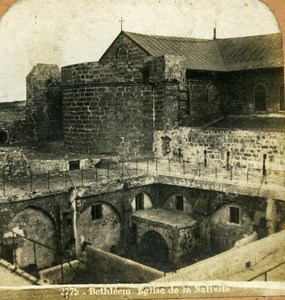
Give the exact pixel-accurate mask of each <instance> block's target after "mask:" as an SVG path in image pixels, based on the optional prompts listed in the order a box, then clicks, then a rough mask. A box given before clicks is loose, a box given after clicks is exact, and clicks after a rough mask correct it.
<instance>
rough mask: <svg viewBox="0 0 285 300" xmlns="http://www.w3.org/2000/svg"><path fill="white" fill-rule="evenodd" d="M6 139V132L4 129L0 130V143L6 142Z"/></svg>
mask: <svg viewBox="0 0 285 300" xmlns="http://www.w3.org/2000/svg"><path fill="white" fill-rule="evenodd" d="M7 141H8V132H7V131H6V130H0V143H1V144H3V143H7Z"/></svg>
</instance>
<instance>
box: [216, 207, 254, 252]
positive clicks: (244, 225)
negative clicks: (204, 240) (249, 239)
mask: <svg viewBox="0 0 285 300" xmlns="http://www.w3.org/2000/svg"><path fill="white" fill-rule="evenodd" d="M231 207H234V208H236V209H238V210H239V222H238V223H233V222H230V208H231ZM252 221H253V220H251V219H250V217H249V215H248V211H247V210H246V209H243V208H241V207H240V206H238V205H236V204H231V205H223V206H222V207H220V208H219V209H218V210H217V211H215V212H214V213H213V215H212V216H211V246H212V249H213V251H214V252H222V251H225V250H228V249H230V248H232V247H233V246H234V244H235V242H237V241H238V240H240V239H242V238H244V237H245V236H246V235H250V234H251V233H252V232H253V226H252V223H253V222H252ZM225 228H227V230H226V231H225Z"/></svg>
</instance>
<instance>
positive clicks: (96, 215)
mask: <svg viewBox="0 0 285 300" xmlns="http://www.w3.org/2000/svg"><path fill="white" fill-rule="evenodd" d="M91 217H92V220H97V219H102V204H94V205H92V208H91Z"/></svg>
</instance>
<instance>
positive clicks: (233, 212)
mask: <svg viewBox="0 0 285 300" xmlns="http://www.w3.org/2000/svg"><path fill="white" fill-rule="evenodd" d="M230 223H234V224H239V223H240V209H239V208H238V207H230Z"/></svg>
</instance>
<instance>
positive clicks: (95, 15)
mask: <svg viewBox="0 0 285 300" xmlns="http://www.w3.org/2000/svg"><path fill="white" fill-rule="evenodd" d="M120 17H123V18H124V20H125V22H124V24H123V29H124V30H126V31H132V32H138V33H148V34H158V35H173V36H187V37H197V38H212V37H213V27H214V24H215V20H216V22H217V37H218V38H222V37H235V36H246V35H258V34H266V33H274V32H279V27H278V24H277V22H276V20H275V17H274V15H273V14H272V13H271V12H270V10H269V9H268V8H267V6H265V5H264V4H263V3H262V2H260V1H259V0H79V1H78V0H18V2H17V4H15V5H14V6H12V8H10V9H9V11H8V12H7V13H6V14H5V15H4V16H3V17H2V18H1V21H0V41H1V42H0V102H3V101H16V100H25V99H26V88H25V78H26V75H27V74H28V73H29V72H30V70H31V69H32V67H33V66H34V65H35V64H36V63H55V64H58V65H59V66H64V65H68V64H74V63H80V62H86V61H96V60H98V59H99V58H100V56H101V55H102V54H103V53H104V51H105V50H106V49H107V48H108V47H109V45H110V44H111V43H112V41H113V40H114V39H115V37H116V36H117V35H118V34H119V32H120V23H119V19H120Z"/></svg>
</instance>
